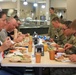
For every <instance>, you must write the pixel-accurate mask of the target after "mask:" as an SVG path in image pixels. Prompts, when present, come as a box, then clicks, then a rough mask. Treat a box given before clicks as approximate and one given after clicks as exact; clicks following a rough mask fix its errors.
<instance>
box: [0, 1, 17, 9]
mask: <svg viewBox="0 0 76 75" xmlns="http://www.w3.org/2000/svg"><path fill="white" fill-rule="evenodd" d="M0 7H1V8H2V9H10V8H15V9H17V5H16V2H11V1H9V2H0Z"/></svg>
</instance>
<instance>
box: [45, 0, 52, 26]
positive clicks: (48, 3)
mask: <svg viewBox="0 0 76 75" xmlns="http://www.w3.org/2000/svg"><path fill="white" fill-rule="evenodd" d="M50 6H51V0H46V20H49V15H50V13H49V7H50ZM49 24H50V22H49V21H48V22H47V25H49Z"/></svg>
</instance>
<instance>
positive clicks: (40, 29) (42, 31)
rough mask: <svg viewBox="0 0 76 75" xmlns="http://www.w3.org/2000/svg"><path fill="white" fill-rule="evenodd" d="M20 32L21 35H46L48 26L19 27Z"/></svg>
mask: <svg viewBox="0 0 76 75" xmlns="http://www.w3.org/2000/svg"><path fill="white" fill-rule="evenodd" d="M19 29H20V31H21V32H22V33H24V34H25V33H30V34H31V35H32V34H33V33H34V31H35V32H37V33H38V34H47V33H48V29H49V25H21V26H20V28H19Z"/></svg>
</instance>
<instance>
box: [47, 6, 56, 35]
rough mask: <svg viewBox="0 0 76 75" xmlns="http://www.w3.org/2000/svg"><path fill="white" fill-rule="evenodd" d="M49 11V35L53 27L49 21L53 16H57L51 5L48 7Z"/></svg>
mask: <svg viewBox="0 0 76 75" xmlns="http://www.w3.org/2000/svg"><path fill="white" fill-rule="evenodd" d="M49 11H50V14H51V15H50V26H49V30H48V35H49V36H51V35H52V31H53V30H52V28H53V26H52V23H51V21H52V19H53V18H54V17H57V15H56V14H55V12H54V8H53V7H50V8H49Z"/></svg>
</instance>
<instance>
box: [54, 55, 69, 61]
mask: <svg viewBox="0 0 76 75" xmlns="http://www.w3.org/2000/svg"><path fill="white" fill-rule="evenodd" d="M55 60H56V61H59V62H65V61H70V60H69V58H68V57H65V56H64V55H62V56H60V57H58V58H55Z"/></svg>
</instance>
